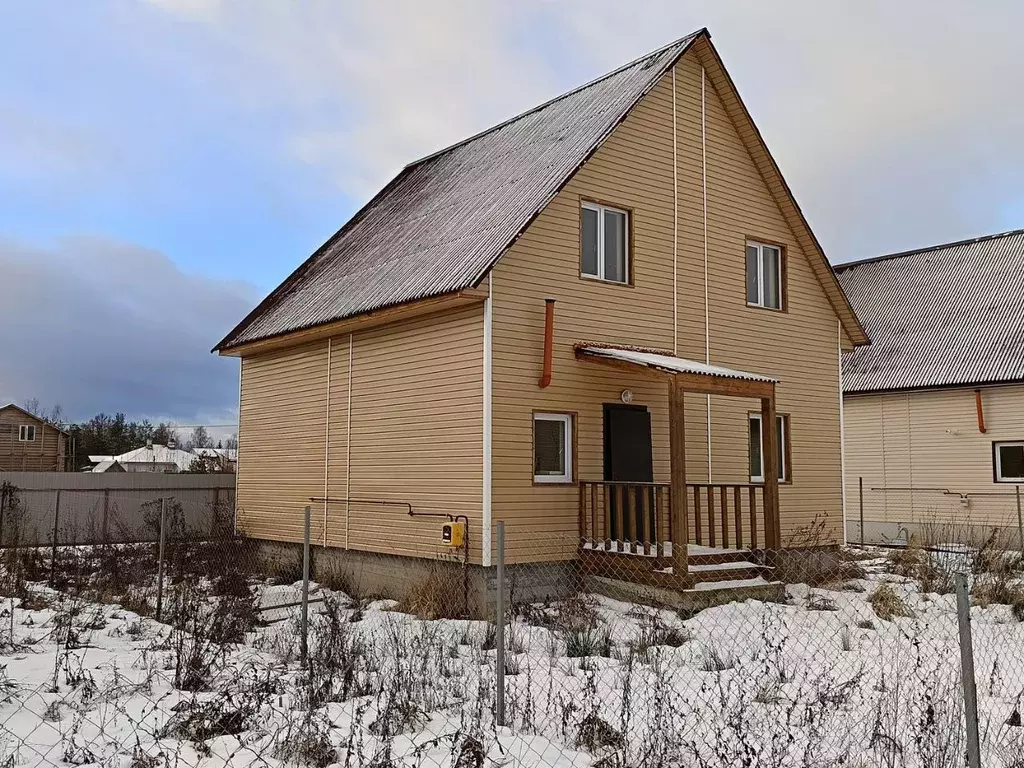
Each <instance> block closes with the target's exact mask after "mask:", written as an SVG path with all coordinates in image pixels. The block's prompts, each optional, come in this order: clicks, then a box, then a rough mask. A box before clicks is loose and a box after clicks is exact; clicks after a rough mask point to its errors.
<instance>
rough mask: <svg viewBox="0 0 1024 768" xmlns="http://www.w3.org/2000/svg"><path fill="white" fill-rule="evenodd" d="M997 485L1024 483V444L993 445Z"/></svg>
mask: <svg viewBox="0 0 1024 768" xmlns="http://www.w3.org/2000/svg"><path fill="white" fill-rule="evenodd" d="M993 453H994V461H995V465H996V466H995V475H996V482H997V483H1024V442H1016V443H995V444H994V445H993Z"/></svg>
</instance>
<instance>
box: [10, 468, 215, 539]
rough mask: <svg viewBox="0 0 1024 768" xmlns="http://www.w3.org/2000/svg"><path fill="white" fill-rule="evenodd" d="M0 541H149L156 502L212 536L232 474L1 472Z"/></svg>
mask: <svg viewBox="0 0 1024 768" xmlns="http://www.w3.org/2000/svg"><path fill="white" fill-rule="evenodd" d="M0 488H2V489H3V492H0V546H16V545H18V544H22V545H24V544H32V543H35V544H40V545H42V544H46V545H51V544H54V543H56V544H58V545H67V544H96V543H101V542H107V543H111V542H114V543H116V542H129V541H155V540H156V539H157V538H158V535H159V516H160V501H161V499H165V498H166V499H167V500H168V504H169V505H170V506H171V509H172V510H173V514H174V516H175V520H176V522H177V524H178V525H181V526H182V527H183V528H184V529H186V530H188V531H190V532H192V533H193V534H194V535H198V536H203V535H213V534H215V533H216V532H218V531H221V530H223V529H224V528H225V527H226V526H227V527H230V526H231V525H232V524H233V519H234V506H235V476H234V475H233V474H208V475H191V474H189V475H185V474H182V475H176V474H157V473H149V472H136V473H124V474H109V473H103V474H92V473H82V474H79V473H72V472H0Z"/></svg>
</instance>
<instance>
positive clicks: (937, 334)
mask: <svg viewBox="0 0 1024 768" xmlns="http://www.w3.org/2000/svg"><path fill="white" fill-rule="evenodd" d="M837 271H838V273H839V278H840V282H841V283H842V285H843V288H844V289H845V290H846V293H847V295H848V296H849V297H850V301H851V302H852V303H853V306H854V308H855V309H856V310H857V314H858V315H859V316H860V318H861V319H862V320H863V321H864V324H865V326H866V328H867V331H868V334H869V335H870V336H871V340H872V343H871V346H869V347H863V348H860V349H857V350H855V351H853V352H849V353H847V354H846V356H845V359H844V364H843V389H844V392H845V403H846V407H845V422H844V427H845V435H846V497H847V512H848V517H847V520H848V524H847V532H848V536H849V538H850V539H851V540H859V539H860V537H861V534H860V521H859V506H860V498H861V487H863V499H864V529H865V534H866V536H867V538H868V540H870V541H884V540H886V539H906V537H907V535H908V534H915V533H916V534H918V535H925V536H939V537H947V538H949V537H956V538H957V539H959V538H962V537H963V536H964V535H967V534H969V533H970V531H969V530H968V528H972V529H973V533H974V534H975V535H976V536H977V537H981V538H983V537H985V536H987V535H989V533H990V532H991V529H992V527H994V526H995V527H1005V528H1011V529H1014V531H1015V529H1016V527H1017V520H1018V518H1017V508H1016V486H1017V485H1018V484H1024V230H1018V231H1015V232H1006V233H1003V234H999V235H990V236H988V237H980V238H977V239H974V240H964V241H961V242H956V243H948V244H946V245H937V246H933V247H931V248H923V249H921V250H918V251H908V252H905V253H897V254H893V255H891V256H882V257H879V258H874V259H867V260H865V261H860V262H853V263H850V264H842V265H840V266H838V267H837ZM949 526H955V529H954V530H949ZM929 527H931V528H936V527H937V528H939V529H940V530H933V531H928V530H924V529H925V528H929ZM1014 535H1016V533H1014Z"/></svg>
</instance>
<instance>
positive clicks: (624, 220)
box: [580, 203, 629, 283]
mask: <svg viewBox="0 0 1024 768" xmlns="http://www.w3.org/2000/svg"><path fill="white" fill-rule="evenodd" d="M580 222H581V223H580V228H581V232H580V242H581V247H582V253H581V254H580V273H581V274H582V275H583V276H584V277H596V278H597V279H599V280H607V281H608V282H611V283H628V282H629V214H628V213H627V212H626V211H621V210H619V209H617V208H609V207H608V206H605V205H598V204H597V203H583V207H582V210H581V211H580Z"/></svg>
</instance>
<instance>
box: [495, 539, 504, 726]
mask: <svg viewBox="0 0 1024 768" xmlns="http://www.w3.org/2000/svg"><path fill="white" fill-rule="evenodd" d="M497 571H498V573H497V577H498V578H497V585H496V586H497V589H496V592H497V594H496V595H495V596H494V613H495V615H494V627H495V630H494V634H495V649H496V657H495V667H496V668H497V669H496V677H497V679H496V683H497V691H496V692H495V701H494V718H495V720H496V722H497V724H498V727H499V728H500V727H501V726H504V725H505V521H504V520H499V521H498V567H497Z"/></svg>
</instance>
